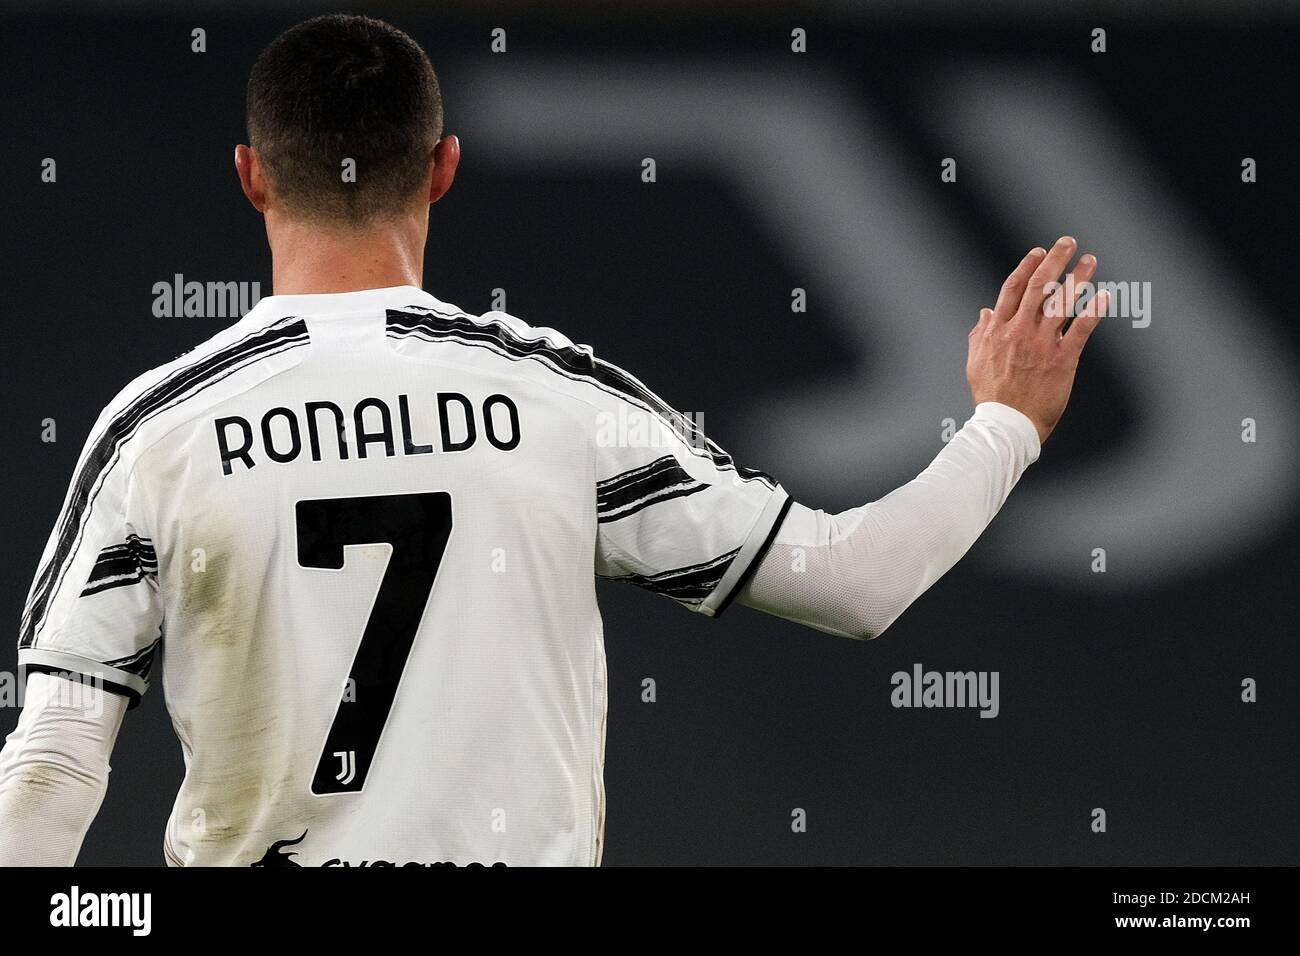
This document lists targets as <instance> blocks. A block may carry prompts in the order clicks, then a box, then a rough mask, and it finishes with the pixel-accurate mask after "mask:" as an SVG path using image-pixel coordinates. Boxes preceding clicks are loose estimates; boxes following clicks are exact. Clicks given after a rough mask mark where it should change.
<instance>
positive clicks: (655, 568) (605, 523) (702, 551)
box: [595, 360, 790, 617]
mask: <svg viewBox="0 0 1300 956" xmlns="http://www.w3.org/2000/svg"><path fill="white" fill-rule="evenodd" d="M597 363H598V365H599V366H603V370H604V373H605V374H604V377H603V384H605V385H606V386H607V393H608V395H609V398H608V400H607V401H606V403H605V404H604V405H603V406H602V408H601V409H600V410H599V412H598V413H597V423H596V440H595V444H596V477H597V483H596V521H597V547H596V573H597V574H598V575H600V576H601V577H606V578H611V579H614V580H620V581H628V582H630V583H632V584H636V585H638V586H640V587H643V588H646V589H647V590H650V591H653V592H655V593H657V594H663V595H665V596H667V597H670V598H672V599H673V600H675V601H677V602H678V603H680V604H682V605H684V606H685V607H687V608H690V609H691V610H693V611H698V612H700V613H702V614H706V615H708V616H710V617H716V616H718V615H719V614H721V613H722V612H723V610H725V609H726V607H727V606H728V605H729V604H730V603H731V600H732V599H733V598H734V597H735V595H736V594H737V593H738V592H739V591H740V589H741V588H742V587H743V586H744V584H745V583H746V581H747V580H748V579H749V577H750V576H751V575H752V574H753V572H754V569H755V568H756V567H757V564H758V562H759V560H760V559H761V558H762V556H763V552H765V551H766V550H767V548H768V546H769V545H770V544H771V541H772V538H773V537H774V536H775V533H776V529H777V528H778V527H779V526H780V524H781V521H782V519H783V518H784V517H785V513H786V511H788V510H789V507H790V498H789V496H788V495H787V494H786V492H785V490H784V489H782V488H781V486H780V485H779V484H777V483H776V482H775V481H774V480H773V479H772V478H771V477H769V476H768V475H766V474H764V473H763V472H760V471H754V470H751V469H748V468H742V467H740V466H739V465H737V464H736V462H735V461H733V460H732V458H731V456H730V455H728V454H727V453H726V452H725V451H723V450H722V449H721V448H720V447H718V446H717V445H716V444H715V443H714V442H712V441H711V440H709V439H708V438H707V437H706V436H705V434H704V431H703V429H702V427H701V426H700V425H699V422H698V421H697V420H695V419H693V418H691V417H690V416H687V415H684V414H683V413H681V412H679V411H677V410H675V409H673V408H672V407H670V406H668V405H667V404H666V403H664V402H663V401H662V400H661V399H659V398H658V397H657V396H655V395H654V394H653V393H652V392H650V391H649V390H648V389H646V388H645V386H644V385H642V384H641V383H640V382H639V381H637V380H636V379H634V378H632V377H631V376H629V375H627V374H626V373H623V372H621V371H620V370H616V369H614V368H613V367H612V366H609V365H607V364H605V363H601V362H599V360H597Z"/></svg>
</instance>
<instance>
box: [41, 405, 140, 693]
mask: <svg viewBox="0 0 1300 956" xmlns="http://www.w3.org/2000/svg"><path fill="white" fill-rule="evenodd" d="M129 424H130V423H129V421H128V420H124V419H123V417H122V415H121V414H114V413H113V411H112V409H110V410H107V411H106V412H105V413H104V414H103V415H101V416H100V420H99V421H98V422H97V423H96V426H95V428H94V429H93V430H92V432H91V435H90V438H89V439H88V440H87V443H86V447H85V450H84V451H83V452H82V455H81V459H80V461H79V462H78V465H77V470H76V472H75V474H74V476H73V479H72V482H71V485H70V487H69V489H68V493H67V496H66V498H65V500H64V504H63V508H62V510H61V512H60V514H59V517H58V520H57V521H56V523H55V526H54V529H53V531H52V532H51V533H50V537H49V541H48V542H47V544H46V546H45V551H44V553H43V554H42V556H41V562H40V565H39V568H38V571H37V574H36V578H35V580H34V581H33V583H32V588H31V591H30V593H29V595H28V599H27V605H26V609H25V611H24V614H23V623H22V630H21V634H20V637H19V644H18V647H19V654H18V659H19V663H20V664H21V665H24V666H26V667H27V668H28V670H29V671H31V670H43V671H51V672H55V673H59V672H70V673H77V674H82V675H84V676H86V677H90V678H92V679H94V680H97V681H99V682H101V683H102V685H103V686H104V687H105V688H107V689H109V690H112V691H115V692H118V693H121V694H124V695H126V696H128V697H129V698H131V700H132V702H133V703H134V702H135V701H136V700H138V698H139V695H141V694H143V693H144V691H145V690H146V688H147V687H148V683H149V677H150V671H151V669H152V667H153V664H154V661H155V658H156V656H157V652H158V648H159V646H160V641H161V634H162V623H163V612H162V602H161V600H160V597H159V594H158V574H157V572H158V557H157V553H156V551H155V546H154V542H153V534H152V530H151V527H150V526H151V518H150V514H149V508H148V505H147V502H146V497H145V494H144V489H143V487H142V483H141V481H140V475H139V474H138V470H137V460H136V451H137V450H136V449H134V448H133V447H132V446H131V437H132V433H131V431H130V430H129Z"/></svg>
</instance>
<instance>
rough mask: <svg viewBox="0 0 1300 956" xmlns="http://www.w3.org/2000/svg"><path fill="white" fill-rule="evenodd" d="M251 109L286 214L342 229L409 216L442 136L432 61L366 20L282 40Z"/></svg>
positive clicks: (272, 50)
mask: <svg viewBox="0 0 1300 956" xmlns="http://www.w3.org/2000/svg"><path fill="white" fill-rule="evenodd" d="M247 109H248V136H249V142H250V145H252V147H253V149H255V150H256V151H257V153H258V156H259V157H260V159H261V162H262V167H263V169H264V171H265V174H266V177H267V179H268V181H269V183H270V186H271V189H272V190H273V191H274V193H275V195H276V197H277V199H278V200H279V201H280V203H282V204H283V206H284V208H285V210H286V211H287V212H288V213H289V214H290V215H291V216H292V217H293V218H295V219H303V220H308V221H315V222H321V223H329V224H335V225H346V226H364V225H367V224H370V223H373V222H376V221H380V220H383V219H386V218H390V217H393V216H396V215H400V214H401V213H403V212H405V211H407V210H408V209H409V208H410V207H411V204H412V202H413V201H414V200H416V198H417V195H418V193H419V192H420V190H421V188H422V186H423V185H424V182H425V177H426V175H427V173H428V171H429V162H430V159H431V157H432V155H433V148H434V146H435V145H436V143H437V142H438V138H439V137H440V136H441V135H442V95H441V92H440V91H439V89H438V78H437V76H436V74H435V73H434V71H433V65H432V64H431V63H430V62H429V58H428V56H427V55H426V54H425V52H424V51H423V50H422V49H421V48H420V46H419V44H418V43H416V42H415V41H414V40H412V39H411V38H410V37H409V36H407V35H406V34H405V33H403V32H402V31H401V30H398V29H397V28H396V27H394V26H392V25H390V24H388V23H385V22H383V21H382V20H375V19H372V18H370V17H363V16H351V15H345V14H330V15H328V16H321V17H316V18H314V19H311V20H307V21H304V22H303V23H300V24H298V25H297V26H294V27H292V28H290V29H289V30H287V31H285V32H284V33H282V34H281V35H280V36H278V37H277V38H276V39H275V40H274V41H273V42H272V43H271V45H270V46H268V47H267V48H266V49H265V50H264V51H263V52H262V55H261V56H260V57H258V60H257V63H256V64H255V65H254V66H253V71H252V74H251V75H250V76H249V80H248V99H247ZM348 160H352V161H353V162H354V163H355V170H356V176H355V181H350V178H349V177H345V175H344V171H345V168H346V167H345V164H346V162H347V161H348Z"/></svg>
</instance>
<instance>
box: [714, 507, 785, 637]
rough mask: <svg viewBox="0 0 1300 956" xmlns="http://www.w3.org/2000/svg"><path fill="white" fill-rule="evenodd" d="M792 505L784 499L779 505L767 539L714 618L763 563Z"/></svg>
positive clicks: (720, 615) (737, 579)
mask: <svg viewBox="0 0 1300 956" xmlns="http://www.w3.org/2000/svg"><path fill="white" fill-rule="evenodd" d="M792 504H794V499H793V498H786V499H785V504H783V505H781V510H780V511H778V512H777V515H776V520H775V521H773V522H772V527H771V528H769V529H768V532H767V537H766V538H764V539H763V543H762V544H761V545H759V547H758V550H757V551H755V552H754V556H753V557H752V558H750V559H749V567H747V568H745V570H744V572H743V573H742V574H741V575H740V577H738V578H736V583H735V584H733V585H732V586H731V593H730V594H728V595H727V596H726V597H724V598H723V599H722V600H721V601H719V602H718V609H717V610H716V611H714V612H713V616H714V617H715V618H719V617H722V612H723V611H725V610H726V609H727V608H728V607H729V606H730V605H731V602H732V601H734V600H735V598H736V595H737V594H739V593H740V592H741V591H743V590H744V589H745V585H747V584H748V583H749V580H750V578H752V577H753V576H754V572H755V571H757V570H758V566H759V565H760V564H762V563H763V559H764V558H765V557H767V552H768V551H770V550H771V548H772V542H773V541H775V540H776V536H777V533H778V532H779V531H780V530H781V525H783V524H785V516H786V515H787V514H789V513H790V506H791V505H792Z"/></svg>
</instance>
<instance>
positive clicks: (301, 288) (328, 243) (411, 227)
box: [266, 212, 429, 295]
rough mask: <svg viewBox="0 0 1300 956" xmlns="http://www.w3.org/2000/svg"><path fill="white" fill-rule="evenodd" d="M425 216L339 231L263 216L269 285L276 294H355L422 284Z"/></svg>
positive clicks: (330, 227)
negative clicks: (269, 258)
mask: <svg viewBox="0 0 1300 956" xmlns="http://www.w3.org/2000/svg"><path fill="white" fill-rule="evenodd" d="M428 231H429V220H428V214H427V212H426V213H425V215H424V216H423V217H412V218H403V219H398V220H393V221H391V222H384V223H380V224H377V225H374V226H366V227H364V228H355V229H353V228H347V229H340V228H336V227H332V226H322V225H319V224H316V223H307V222H301V221H292V220H284V219H281V218H280V217H278V216H274V217H273V216H272V215H271V214H270V213H268V215H267V217H266V234H267V239H268V241H269V242H270V245H271V283H272V290H273V292H274V293H275V294H276V295H298V294H311V293H323V292H358V291H360V290H362V289H383V288H388V287H390V286H398V285H412V286H415V287H416V288H420V287H422V286H423V282H424V243H425V240H426V238H427V237H428Z"/></svg>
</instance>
